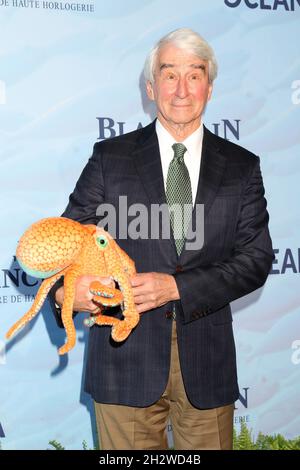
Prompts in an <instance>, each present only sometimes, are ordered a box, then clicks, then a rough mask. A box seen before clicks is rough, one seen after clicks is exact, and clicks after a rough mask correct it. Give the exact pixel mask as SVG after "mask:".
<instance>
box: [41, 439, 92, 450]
mask: <svg viewBox="0 0 300 470" xmlns="http://www.w3.org/2000/svg"><path fill="white" fill-rule="evenodd" d="M49 444H50V445H51V446H52V447H54V450H66V449H65V447H63V445H62V444H61V443H60V442H58V441H56V440H55V439H52V441H49ZM82 449H83V450H99V447H98V446H95V447H94V448H93V449H89V448H88V444H87V442H86V440H83V441H82ZM48 450H50V449H48ZM52 450H53V449H52Z"/></svg>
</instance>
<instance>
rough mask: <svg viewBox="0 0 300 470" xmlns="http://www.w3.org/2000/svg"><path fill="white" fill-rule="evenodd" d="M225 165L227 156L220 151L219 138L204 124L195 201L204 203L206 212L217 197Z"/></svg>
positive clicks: (206, 212)
mask: <svg viewBox="0 0 300 470" xmlns="http://www.w3.org/2000/svg"><path fill="white" fill-rule="evenodd" d="M225 166H226V158H225V156H224V155H223V154H222V153H221V152H220V146H219V145H218V139H217V138H216V136H215V135H214V134H212V133H211V132H210V131H209V130H208V129H206V127H205V126H204V136H203V144H202V157H201V168H200V175H199V181H198V189H197V195H196V200H195V203H196V204H204V211H205V214H208V212H209V209H210V207H211V204H212V203H213V201H214V199H215V197H216V194H217V191H218V189H219V186H220V184H221V181H222V177H223V173H224V170H225ZM194 209H195V208H194Z"/></svg>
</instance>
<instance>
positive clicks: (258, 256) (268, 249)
mask: <svg viewBox="0 0 300 470" xmlns="http://www.w3.org/2000/svg"><path fill="white" fill-rule="evenodd" d="M255 160H256V163H255V165H254V169H253V171H252V173H251V176H250V177H249V178H248V182H247V184H246V186H245V190H244V194H243V199H242V203H241V206H240V213H239V217H238V224H237V229H236V236H235V244H234V250H233V252H232V255H231V256H230V257H228V259H225V260H222V261H220V262H215V263H212V264H210V265H207V266H201V267H197V268H194V269H191V270H187V271H182V272H178V273H175V274H174V277H175V279H176V283H177V287H178V290H179V294H180V302H181V307H182V309H181V310H182V312H183V313H182V314H183V322H184V323H188V322H190V321H192V320H195V319H197V318H200V317H202V316H205V315H207V314H210V313H213V312H216V311H217V310H219V309H220V308H222V307H224V306H225V305H227V304H228V303H230V302H231V301H233V300H235V299H237V298H240V297H242V296H244V295H246V294H249V293H250V292H252V291H254V290H256V289H257V288H259V287H261V286H262V285H263V284H264V283H265V281H266V279H267V276H268V274H269V271H270V268H271V265H272V261H273V259H274V255H273V250H272V242H271V238H270V234H269V230H268V220H269V216H268V212H267V209H266V200H265V197H264V186H263V181H262V176H261V171H260V165H259V158H258V157H257V158H256V159H255Z"/></svg>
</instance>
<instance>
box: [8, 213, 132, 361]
mask: <svg viewBox="0 0 300 470" xmlns="http://www.w3.org/2000/svg"><path fill="white" fill-rule="evenodd" d="M16 255H17V260H18V262H19V264H20V266H21V267H22V268H23V269H24V271H26V272H27V273H28V274H30V275H31V276H34V277H38V278H45V280H44V281H43V282H42V284H41V286H40V288H39V290H38V292H37V295H36V298H35V300H34V303H33V305H32V307H31V308H30V309H29V310H28V312H27V313H26V314H25V315H24V316H23V317H22V318H21V319H20V320H19V321H17V322H16V323H15V324H14V325H13V326H12V327H11V328H10V330H9V331H8V332H7V334H6V337H7V338H10V337H11V336H12V335H13V334H15V333H16V332H17V331H18V330H19V329H20V328H22V327H23V326H24V325H25V324H26V323H28V322H29V321H30V320H31V319H32V318H33V317H34V316H35V315H37V313H38V312H39V310H40V308H41V307H42V305H43V303H44V301H45V299H46V296H47V294H48V292H49V290H50V289H51V287H52V286H53V285H54V284H55V282H56V281H57V280H58V279H59V278H60V277H61V276H64V302H63V306H62V322H63V324H64V327H65V330H66V334H67V340H66V343H65V345H64V346H62V347H61V348H60V349H59V351H58V352H59V354H65V353H67V352H68V351H70V349H72V348H73V347H74V345H75V341H76V330H75V326H74V323H73V316H72V313H73V303H74V296H75V283H76V280H77V278H78V277H79V276H82V275H94V276H102V277H111V279H112V280H114V281H116V282H117V283H118V285H119V287H120V290H119V289H115V288H111V287H108V286H105V285H103V284H101V283H100V282H98V281H94V282H92V283H91V285H90V291H91V293H92V294H93V300H94V301H96V302H97V303H99V304H101V306H104V307H109V306H116V305H121V307H122V310H123V312H122V313H123V316H124V319H123V320H119V319H118V318H115V317H111V316H108V315H103V313H102V312H103V308H101V306H100V313H99V314H97V315H93V316H91V317H90V318H89V319H87V321H86V322H85V323H86V324H87V325H88V326H92V325H93V324H94V323H96V324H97V325H110V326H112V331H111V336H112V338H113V339H114V340H115V341H118V342H119V341H124V340H125V339H126V338H127V337H128V335H129V334H130V332H131V330H132V329H133V328H134V327H135V326H136V325H137V324H138V321H139V314H138V313H137V311H136V308H135V303H134V298H133V293H132V289H131V285H130V281H129V277H130V276H131V275H133V274H135V272H136V271H135V266H134V262H133V261H132V259H131V258H130V257H129V256H128V255H127V254H126V253H125V252H124V251H123V250H122V249H121V248H120V247H119V246H118V245H117V243H116V242H115V241H114V239H113V238H112V237H111V236H110V235H109V233H108V232H106V231H105V230H104V229H102V228H99V227H96V226H95V225H82V224H80V223H79V222H75V221H74V220H71V219H66V218H63V217H50V218H47V219H42V220H40V221H38V222H36V223H34V224H33V225H31V226H30V227H29V229H28V230H26V232H25V233H24V234H23V235H22V237H21V239H20V241H19V244H18V247H17V253H16Z"/></svg>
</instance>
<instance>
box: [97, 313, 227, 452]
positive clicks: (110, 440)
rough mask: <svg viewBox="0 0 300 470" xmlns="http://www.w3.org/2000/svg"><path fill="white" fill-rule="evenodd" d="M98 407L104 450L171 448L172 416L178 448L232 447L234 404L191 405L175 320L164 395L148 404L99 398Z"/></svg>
mask: <svg viewBox="0 0 300 470" xmlns="http://www.w3.org/2000/svg"><path fill="white" fill-rule="evenodd" d="M95 411H96V421H97V429H98V436H99V445H100V449H102V450H138V449H139V450H151V449H153V450H158V449H168V442H167V432H166V428H167V424H168V420H169V419H170V421H171V424H172V430H173V439H174V448H175V449H176V450H202V449H218V450H225V449H226V450H228V449H229V450H230V449H232V440H233V411H234V405H233V404H230V405H227V406H221V407H219V408H212V409H204V410H203V409H198V408H195V407H194V406H193V405H191V403H190V402H189V400H188V398H187V396H186V393H185V389H184V384H183V380H182V375H181V371H180V364H179V356H178V347H177V333H176V322H175V321H173V330H172V349H171V367H170V375H169V380H168V384H167V387H166V390H165V392H164V393H163V395H162V397H161V398H160V399H159V400H158V401H157V402H156V403H154V404H153V405H151V406H148V407H146V408H136V407H131V406H123V405H110V404H102V403H96V402H95Z"/></svg>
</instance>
